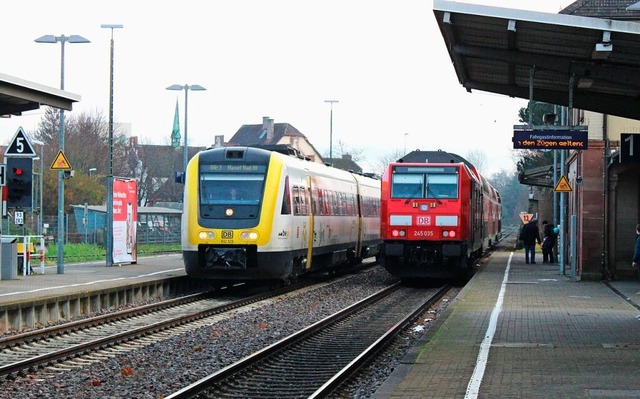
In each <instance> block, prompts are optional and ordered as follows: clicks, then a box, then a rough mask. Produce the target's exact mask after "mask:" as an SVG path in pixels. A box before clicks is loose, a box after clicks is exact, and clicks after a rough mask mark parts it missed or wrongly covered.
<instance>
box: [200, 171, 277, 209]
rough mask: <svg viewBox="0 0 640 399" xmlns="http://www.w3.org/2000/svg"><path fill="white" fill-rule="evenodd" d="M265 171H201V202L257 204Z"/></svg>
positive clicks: (213, 203)
mask: <svg viewBox="0 0 640 399" xmlns="http://www.w3.org/2000/svg"><path fill="white" fill-rule="evenodd" d="M263 186H264V174H263V173H242V174H239V173H204V172H201V173H200V202H201V203H202V204H208V205H257V204H259V203H260V198H261V197H262V189H263Z"/></svg>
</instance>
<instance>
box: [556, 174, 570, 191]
mask: <svg viewBox="0 0 640 399" xmlns="http://www.w3.org/2000/svg"><path fill="white" fill-rule="evenodd" d="M553 191H556V192H569V191H571V185H569V180H567V178H566V176H562V177H560V180H558V184H556V188H554V189H553Z"/></svg>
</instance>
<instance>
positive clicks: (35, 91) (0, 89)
mask: <svg viewBox="0 0 640 399" xmlns="http://www.w3.org/2000/svg"><path fill="white" fill-rule="evenodd" d="M78 101H80V96H79V95H77V94H73V93H69V92H67V91H63V90H59V89H55V88H53V87H48V86H44V85H41V84H38V83H34V82H29V81H27V80H24V79H20V78H16V77H13V76H9V75H5V74H3V73H0V116H6V115H21V114H22V113H23V112H25V111H31V110H34V109H38V108H40V106H41V105H48V106H51V107H55V108H60V109H64V110H67V111H71V109H72V104H73V103H74V102H78Z"/></svg>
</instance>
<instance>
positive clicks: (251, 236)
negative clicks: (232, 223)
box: [240, 231, 258, 241]
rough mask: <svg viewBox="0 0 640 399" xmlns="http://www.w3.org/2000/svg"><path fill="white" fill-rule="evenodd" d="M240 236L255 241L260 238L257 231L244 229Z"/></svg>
mask: <svg viewBox="0 0 640 399" xmlns="http://www.w3.org/2000/svg"><path fill="white" fill-rule="evenodd" d="M240 238H242V239H243V240H247V241H255V240H257V239H258V232H257V231H243V232H242V233H240Z"/></svg>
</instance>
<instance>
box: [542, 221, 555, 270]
mask: <svg viewBox="0 0 640 399" xmlns="http://www.w3.org/2000/svg"><path fill="white" fill-rule="evenodd" d="M542 237H543V238H542V263H555V259H554V256H553V249H554V248H555V246H556V234H555V233H554V232H553V226H552V225H550V224H549V223H548V222H547V221H546V220H545V221H543V222H542Z"/></svg>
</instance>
